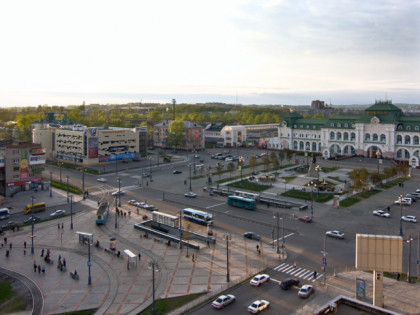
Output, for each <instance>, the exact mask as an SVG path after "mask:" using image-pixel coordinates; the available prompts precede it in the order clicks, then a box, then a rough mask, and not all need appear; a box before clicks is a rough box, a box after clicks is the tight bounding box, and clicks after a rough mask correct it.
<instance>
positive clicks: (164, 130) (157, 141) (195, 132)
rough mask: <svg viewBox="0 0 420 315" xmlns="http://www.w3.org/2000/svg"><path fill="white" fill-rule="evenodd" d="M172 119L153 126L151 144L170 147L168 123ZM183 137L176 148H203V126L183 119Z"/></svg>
mask: <svg viewBox="0 0 420 315" xmlns="http://www.w3.org/2000/svg"><path fill="white" fill-rule="evenodd" d="M171 122H172V120H167V121H164V122H161V123H159V124H155V125H154V126H153V145H154V146H155V147H160V148H170V147H171V145H170V144H169V125H170V124H171ZM183 134H184V139H183V142H182V144H181V145H180V146H178V147H177V149H181V150H203V149H204V127H203V126H201V125H199V124H196V123H193V122H191V121H184V128H183Z"/></svg>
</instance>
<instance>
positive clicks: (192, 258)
mask: <svg viewBox="0 0 420 315" xmlns="http://www.w3.org/2000/svg"><path fill="white" fill-rule="evenodd" d="M192 261H193V262H194V254H192Z"/></svg>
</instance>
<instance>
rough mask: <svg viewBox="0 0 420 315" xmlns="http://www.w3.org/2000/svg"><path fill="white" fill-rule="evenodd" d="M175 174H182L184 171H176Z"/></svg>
mask: <svg viewBox="0 0 420 315" xmlns="http://www.w3.org/2000/svg"><path fill="white" fill-rule="evenodd" d="M174 174H182V171H179V170H175V171H174Z"/></svg>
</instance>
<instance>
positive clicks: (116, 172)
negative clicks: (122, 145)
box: [115, 153, 118, 175]
mask: <svg viewBox="0 0 420 315" xmlns="http://www.w3.org/2000/svg"><path fill="white" fill-rule="evenodd" d="M115 175H118V163H117V153H115Z"/></svg>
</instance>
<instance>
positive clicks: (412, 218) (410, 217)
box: [401, 215, 417, 223]
mask: <svg viewBox="0 0 420 315" xmlns="http://www.w3.org/2000/svg"><path fill="white" fill-rule="evenodd" d="M401 220H403V221H407V222H413V223H416V222H417V219H416V217H415V216H414V215H404V216H402V217H401Z"/></svg>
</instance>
